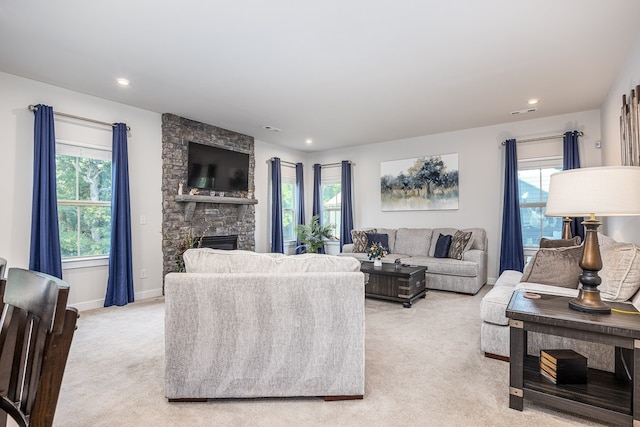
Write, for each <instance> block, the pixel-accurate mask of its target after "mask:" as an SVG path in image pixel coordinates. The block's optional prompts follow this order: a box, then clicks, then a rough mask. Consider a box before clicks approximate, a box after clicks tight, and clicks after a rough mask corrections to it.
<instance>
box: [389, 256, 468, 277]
mask: <svg viewBox="0 0 640 427" xmlns="http://www.w3.org/2000/svg"><path fill="white" fill-rule="evenodd" d="M400 261H402V263H404V264H411V265H422V266H426V267H427V274H443V275H446V276H461V277H476V276H477V275H478V264H476V263H475V262H472V261H458V260H457V259H451V258H433V257H425V256H412V257H411V258H400Z"/></svg>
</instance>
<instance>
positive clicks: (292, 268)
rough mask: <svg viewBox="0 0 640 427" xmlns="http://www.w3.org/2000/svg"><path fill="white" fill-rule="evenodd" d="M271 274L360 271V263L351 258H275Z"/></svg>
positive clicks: (315, 256) (321, 256)
mask: <svg viewBox="0 0 640 427" xmlns="http://www.w3.org/2000/svg"><path fill="white" fill-rule="evenodd" d="M273 261H274V268H273V270H272V272H273V273H340V272H358V271H360V262H359V261H358V260H357V259H355V258H352V257H338V256H332V255H324V254H301V255H291V256H285V257H281V258H275V259H274V260H273Z"/></svg>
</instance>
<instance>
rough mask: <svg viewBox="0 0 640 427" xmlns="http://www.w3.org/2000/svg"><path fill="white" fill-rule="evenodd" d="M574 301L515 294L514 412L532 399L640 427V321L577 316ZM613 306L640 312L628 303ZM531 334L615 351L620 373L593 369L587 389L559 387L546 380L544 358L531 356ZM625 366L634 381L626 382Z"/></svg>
mask: <svg viewBox="0 0 640 427" xmlns="http://www.w3.org/2000/svg"><path fill="white" fill-rule="evenodd" d="M570 299H571V298H567V297H561V296H555V295H541V298H540V299H528V298H525V297H524V292H523V291H516V292H514V293H513V296H512V297H511V301H510V302H509V306H508V307H507V311H506V314H507V317H508V318H509V326H510V339H511V343H510V362H509V363H510V366H509V370H510V374H509V407H510V408H512V409H517V410H519V411H522V409H523V404H524V399H527V400H531V401H536V402H539V403H542V404H545V405H548V406H552V407H554V408H557V409H561V410H566V411H572V412H575V413H579V414H582V415H584V416H587V417H591V418H596V419H599V420H602V421H605V422H608V423H614V424H620V425H629V426H631V425H635V426H637V425H640V316H639V315H634V314H623V313H617V312H612V313H611V314H589V313H584V312H580V311H575V310H572V309H570V308H569V307H568V302H569V300H570ZM608 304H609V305H610V306H612V307H615V308H620V309H622V310H627V311H636V310H635V308H634V307H633V306H632V305H631V304H628V303H608ZM528 332H539V333H543V334H550V335H557V336H564V337H569V338H575V339H579V340H584V341H591V342H599V343H604V344H608V345H612V346H615V356H616V359H615V360H616V361H615V373H611V372H605V371H600V370H597V369H589V371H588V375H587V384H562V385H554V384H552V383H551V382H549V381H547V380H545V379H544V378H542V376H541V375H540V369H539V365H538V358H537V357H534V356H528V355H527V333H528ZM623 356H624V360H623ZM625 366H626V369H627V370H628V371H629V374H630V375H631V379H632V381H629V380H628V379H627V378H626V374H625ZM636 379H637V381H636Z"/></svg>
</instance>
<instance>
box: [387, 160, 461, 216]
mask: <svg viewBox="0 0 640 427" xmlns="http://www.w3.org/2000/svg"><path fill="white" fill-rule="evenodd" d="M458 188H459V187H458V154H457V153H455V154H442V155H437V156H425V157H418V158H413V159H404V160H391V161H388V162H382V163H381V164H380V196H381V206H382V210H383V211H403V210H443V209H458Z"/></svg>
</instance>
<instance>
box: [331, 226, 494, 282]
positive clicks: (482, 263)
mask: <svg viewBox="0 0 640 427" xmlns="http://www.w3.org/2000/svg"><path fill="white" fill-rule="evenodd" d="M456 231H457V230H456V229H455V228H398V229H395V228H377V229H375V232H376V233H378V234H386V235H388V243H389V249H390V251H391V252H390V253H389V255H387V256H386V257H385V258H383V259H382V262H394V261H395V260H396V259H398V258H399V259H400V261H401V262H402V263H404V264H410V265H421V266H426V267H427V272H426V285H427V288H429V289H440V290H446V291H454V292H461V293H466V294H476V293H477V292H478V291H479V290H480V288H482V286H484V284H486V283H487V234H486V232H485V230H484V229H483V228H468V229H464V230H462V231H465V232H471V239H470V240H469V242H468V244H467V245H466V247H465V250H464V252H463V254H462V259H460V260H458V259H452V258H435V257H434V253H435V250H436V244H437V241H438V237H439V236H440V234H442V235H454V234H455V232H456ZM353 248H354V244H347V245H344V247H343V249H342V253H341V254H340V255H341V256H351V257H354V258H356V259H358V260H359V261H365V260H368V259H369V258H368V256H367V254H366V252H354V251H353Z"/></svg>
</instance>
